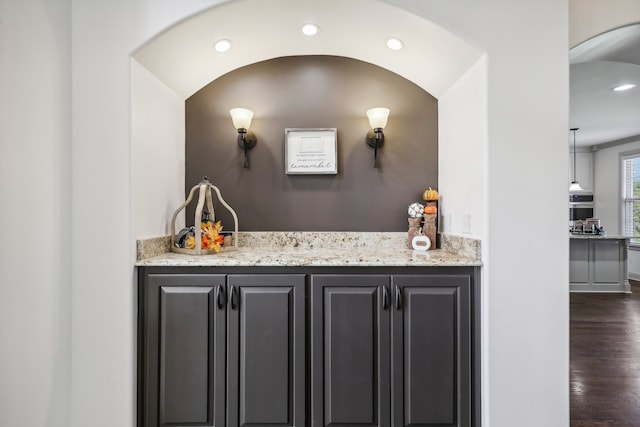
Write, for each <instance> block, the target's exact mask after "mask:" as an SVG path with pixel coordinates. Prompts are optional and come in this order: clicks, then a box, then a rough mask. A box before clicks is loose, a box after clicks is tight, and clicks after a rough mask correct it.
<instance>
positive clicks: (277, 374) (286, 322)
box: [227, 275, 306, 427]
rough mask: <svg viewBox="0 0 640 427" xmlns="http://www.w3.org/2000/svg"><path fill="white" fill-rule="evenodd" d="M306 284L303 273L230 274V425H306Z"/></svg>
mask: <svg viewBox="0 0 640 427" xmlns="http://www.w3.org/2000/svg"><path fill="white" fill-rule="evenodd" d="M304 286H305V277H304V275H230V276H229V277H228V289H229V304H228V305H227V312H228V314H229V315H228V331H229V332H228V340H227V342H228V348H227V376H228V380H229V382H228V385H227V407H228V415H227V425H228V426H242V427H245V426H247V427H248V426H254V425H260V426H279V427H284V426H290V427H304V423H305V372H306V363H305V307H304V305H305V304H304V295H305V292H304Z"/></svg>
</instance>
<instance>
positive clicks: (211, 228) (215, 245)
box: [176, 220, 224, 253]
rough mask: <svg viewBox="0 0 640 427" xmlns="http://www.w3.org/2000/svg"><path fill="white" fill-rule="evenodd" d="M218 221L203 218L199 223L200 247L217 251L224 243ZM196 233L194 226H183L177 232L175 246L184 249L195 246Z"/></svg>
mask: <svg viewBox="0 0 640 427" xmlns="http://www.w3.org/2000/svg"><path fill="white" fill-rule="evenodd" d="M221 232H222V224H221V223H220V221H216V222H213V221H209V220H203V221H202V222H201V223H200V244H201V248H202V249H206V250H212V251H214V252H215V253H219V252H220V249H221V248H222V245H223V244H224V236H223V235H222V234H221ZM195 235H196V233H195V230H194V227H189V228H184V229H182V230H181V231H180V233H178V238H177V240H176V246H177V247H179V248H184V249H195V248H196V236H195Z"/></svg>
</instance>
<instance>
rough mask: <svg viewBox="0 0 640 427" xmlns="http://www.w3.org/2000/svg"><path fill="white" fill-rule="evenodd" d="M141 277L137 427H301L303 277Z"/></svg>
mask: <svg viewBox="0 0 640 427" xmlns="http://www.w3.org/2000/svg"><path fill="white" fill-rule="evenodd" d="M145 280H146V284H145V285H144V286H143V290H142V292H141V298H142V304H143V305H142V312H143V313H142V316H141V317H140V320H141V321H142V330H143V336H144V339H143V342H142V343H141V347H139V351H140V353H142V354H141V356H142V357H141V365H140V366H139V370H141V371H142V375H141V381H142V388H141V396H140V398H139V410H140V411H142V413H141V414H140V418H139V425H142V426H146V427H155V426H196V425H197V426H215V427H218V426H219V427H222V426H225V425H227V426H251V425H260V426H269V425H273V426H279V427H288V426H290V427H298V426H300V427H303V426H304V420H305V416H304V409H305V399H304V396H305V338H304V336H305V311H304V310H305V307H304V306H305V304H304V286H305V276H304V275H235V276H226V275H220V274H185V275H181V274H178V275H173V274H149V275H147V276H146V279H145Z"/></svg>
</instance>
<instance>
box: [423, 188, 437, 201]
mask: <svg viewBox="0 0 640 427" xmlns="http://www.w3.org/2000/svg"><path fill="white" fill-rule="evenodd" d="M422 199H423V200H438V190H433V189H432V188H431V187H429V189H428V190H424V193H422Z"/></svg>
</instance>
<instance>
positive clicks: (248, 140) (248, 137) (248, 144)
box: [238, 128, 258, 168]
mask: <svg viewBox="0 0 640 427" xmlns="http://www.w3.org/2000/svg"><path fill="white" fill-rule="evenodd" d="M256 142H258V139H257V138H256V135H255V134H254V133H253V132H251V131H247V130H246V129H243V128H240V129H238V145H239V146H240V147H241V148H242V149H243V150H244V167H245V168H248V167H249V150H251V149H252V148H253V147H255V146H256Z"/></svg>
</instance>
